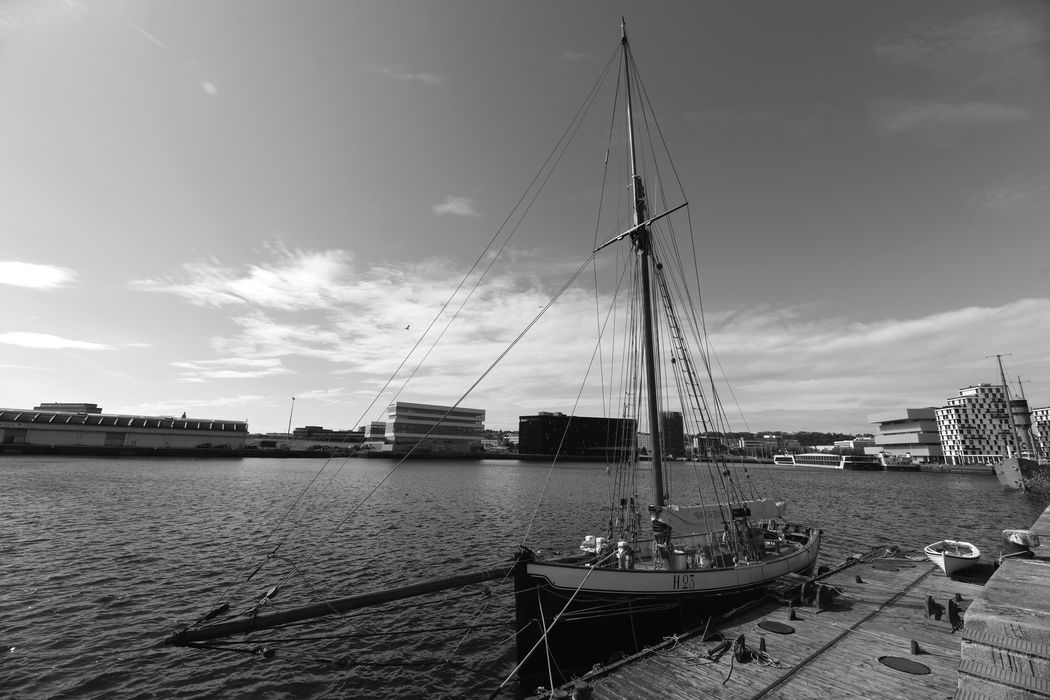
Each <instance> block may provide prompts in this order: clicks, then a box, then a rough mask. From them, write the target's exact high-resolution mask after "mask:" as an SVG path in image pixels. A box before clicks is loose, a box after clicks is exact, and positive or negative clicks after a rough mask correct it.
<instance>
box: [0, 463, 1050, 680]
mask: <svg viewBox="0 0 1050 700" xmlns="http://www.w3.org/2000/svg"><path fill="white" fill-rule="evenodd" d="M322 466H325V469H324V471H320V472H319V470H320V469H321V467H322ZM393 466H394V463H393V462H391V461H386V460H382V459H351V460H339V461H335V462H332V463H326V462H324V460H321V459H316V460H315V459H243V460H188V459H187V460H177V459H168V460H146V459H131V458H129V459H102V458H83V459H81V458H76V457H19V456H5V457H3V458H0V479H2V483H3V485H4V488H3V489H2V492H0V524H2V526H3V527H2V537H0V571H2V572H3V574H2V584H3V585H2V586H0V620H2V621H3V625H2V638H0V643H2V647H0V652H2V656H0V689H2V692H3V694H4V695H5V696H8V697H18V698H95V697H97V698H102V697H105V698H171V697H184V698H192V697H260V698H262V697H266V698H271V697H326V698H327V697H354V698H373V697H374V698H408V697H421V698H422V697H426V698H460V697H489V696H490V695H492V694H493V693H494V692H495V691H496V689H497V688H498V687H499V686H500V684H501V683H502V682H503V681H504V680H505V678H506V677H507V675H508V674H509V673H510V672H511V671H512V669H513V668H514V664H515V657H514V651H513V649H514V623H513V605H512V601H511V599H510V596H509V593H510V588H511V586H509V585H500V584H493V585H488V586H485V587H480V586H475V587H471V588H470V589H467V590H464V591H447V592H444V593H440V594H436V595H435V596H430V597H429V598H428V599H426V600H420V601H406V602H403V603H400V604H396V603H395V604H389V605H387V606H384V607H383V608H381V609H373V610H364V611H361V612H358V613H354V614H347V615H342V616H339V617H337V618H335V619H333V620H327V621H324V622H321V623H317V624H311V625H308V626H304V627H301V628H296V629H294V630H287V629H285V630H277V631H269V632H267V633H263V634H260V639H261V641H260V642H258V643H256V642H247V643H243V644H241V645H240V646H239V647H237V648H236V649H235V650H230V649H225V648H223V649H187V648H173V647H170V646H165V645H163V644H162V643H161V642H163V640H164V639H165V637H166V636H167V635H169V634H170V633H171V632H172V631H174V630H176V629H177V628H179V627H181V626H184V625H185V624H188V623H190V622H192V621H194V620H196V619H198V618H199V617H201V616H202V615H203V614H205V613H206V612H208V610H209V609H210V608H211V607H213V606H214V605H215V604H216V603H217V602H218V601H220V600H222V599H224V595H225V594H226V593H227V592H228V591H229V586H230V584H232V583H234V582H235V581H238V580H243V579H244V578H245V576H244V572H245V571H250V570H251V569H252V567H253V566H254V565H255V563H257V561H258V560H257V559H254V560H253V559H252V558H251V555H253V554H259V553H260V552H267V553H270V554H271V555H272V558H278V557H280V558H284V559H287V560H288V561H292V560H296V561H298V560H299V558H301V557H302V556H304V555H310V556H311V559H312V563H311V564H310V565H309V566H304V567H303V568H302V569H301V570H298V571H297V572H296V574H295V575H294V576H293V577H292V578H291V579H290V582H289V584H288V585H287V587H288V588H293V584H294V588H296V589H298V590H305V591H307V592H308V594H309V596H310V599H311V600H321V599H325V598H328V599H331V598H335V597H341V596H347V595H353V594H357V593H366V592H369V591H374V590H382V589H385V588H391V587H394V586H401V585H408V584H414V583H419V582H421V581H425V580H428V579H433V578H439V577H442V576H447V575H451V574H456V573H464V572H467V571H473V570H477V569H483V568H490V567H495V566H499V565H501V564H504V563H507V562H508V560H509V558H510V557H511V555H512V554H513V552H514V548H515V547H516V545H517V544H519V543H520V542H522V538H523V537H524V536H525V533H528V536H527V543H528V544H529V545H530V546H531V547H533V548H541V549H545V548H546V546H548V543H549V546H550V547H551V548H553V549H554V550H557V551H564V552H569V551H572V550H574V549H575V548H576V546H577V545H578V544H579V543H580V542H581V541H582V540H583V538H584V537H585V536H587V535H601V534H603V529H604V526H603V523H604V522H605V521H606V519H607V517H608V516H607V513H606V511H605V510H604V509H605V506H606V504H607V501H608V497H609V493H610V485H609V481H610V476H609V475H607V474H606V470H605V468H604V466H603V465H599V464H564V465H558V466H557V468H556V469H554V470H551V469H550V468H549V466H550V465H548V464H543V463H537V462H518V461H515V460H481V461H471V462H454V461H414V462H408V463H405V464H403V465H401V466H400V467H398V468H397V469H396V470H395V471H393V472H391V469H392V468H393ZM733 468H734V469H737V470H740V471H741V472H742V471H743V468H742V467H733ZM318 474H320V476H318ZM738 476H744V475H743V474H742V473H741V474H738ZM746 476H747V478H746V480H745V483H747V484H749V485H753V487H754V489H755V491H756V492H757V493H758V494H759V495H770V496H773V495H775V496H777V497H779V498H785V499H787V500H788V502H789V509H788V517H789V519H790V520H792V521H793V522H798V523H803V524H812V525H814V526H817V527H820V528H821V529H822V530H823V531H824V544H823V548H822V554H821V563H824V564H828V565H834V564H837V563H839V562H841V561H842V560H843V559H844V558H845V557H847V556H849V555H851V554H854V553H863V552H867V551H869V550H870V549H871V548H874V547H894V546H895V547H900V548H902V549H904V550H907V551H909V552H912V553H914V554H915V555H919V554H920V553H921V549H922V547H923V546H924V545H926V544H928V543H930V542H934V541H937V540H940V539H944V538H951V539H961V540H967V541H970V542H973V543H974V544H976V545H977V546H978V547H980V549H981V551H982V554H983V560H984V561H992V560H994V558H995V557H996V555H997V554H998V553H999V550H1000V548H1001V532H1002V530H1004V529H1013V528H1025V527H1027V526H1029V525H1030V524H1031V523H1033V522H1034V521H1035V520H1036V519H1037V517H1038V516H1039V514H1040V513H1041V512H1042V510H1043V509H1044V507H1045V506H1046V503H1045V502H1044V500H1040V499H1037V498H1035V497H1032V496H1030V495H1026V494H1022V493H1018V492H1015V491H1008V490H1004V489H1002V488H1001V487H1000V486H999V485H998V483H997V481H996V479H995V477H994V476H991V475H977V474H954V473H925V472H855V471H838V470H826V469H808V468H798V467H786V466H772V465H750V466H749V467H747V475H746ZM672 477H673V481H674V483H675V484H676V485H682V486H683V488H684V485H685V484H687V483H689V482H690V481H691V480H693V479H694V478H696V475H695V474H694V471H693V468H692V466H691V465H687V464H684V463H683V464H676V465H674V468H673V474H672ZM309 484H313V485H314V488H317V489H320V488H321V487H322V486H323V490H319V492H318V493H319V495H317V496H313V495H311V496H310V497H309V498H303V499H297V497H298V496H299V495H300V493H302V491H303V489H304V488H305V487H306V486H307V485H309ZM373 492H374V493H373ZM311 493H313V492H312V491H311ZM370 493H373V495H371V496H370V497H369V498H368V499H367V501H365V503H364V505H359V504H361V503H362V501H363V500H364V499H365V497H366V496H367V495H368V494H370ZM541 494H543V498H542V500H541V499H540V496H541ZM537 503H538V505H537ZM307 506H309V507H308V508H307ZM278 523H281V524H282V527H284V528H286V529H290V527H291V525H293V524H294V525H297V526H301V527H298V528H297V529H296V530H295V533H294V534H292V535H290V536H289V538H288V539H287V540H283V539H278V538H275V537H274V536H273V534H272V533H273V531H274V527H275V526H276V525H277V524H278ZM278 541H286V544H284V545H282V547H281V548H277V549H275V544H274V543H275V542H278ZM276 583H278V581H273V580H267V579H262V578H259V579H253V580H251V581H250V582H249V584H248V585H247V586H246V593H247V594H248V596H249V597H252V596H254V599H258V598H260V597H262V595H263V594H264V593H265V592H266V591H267V589H269V588H270V587H271V586H273V585H274V584H276ZM485 592H487V593H488V595H483V593H485ZM281 596H282V594H280V593H279V594H277V595H275V596H273V599H274V602H273V605H274V606H275V607H274V609H275V610H277V609H280V607H279V606H280V605H281V604H282V603H284V602H285V601H283V600H282V597H281ZM304 636H308V637H311V641H309V642H303V641H302V639H301V638H302V637H304ZM264 649H265V650H266V653H263V650H264ZM515 690H516V689H515V688H514V687H513V685H512V684H511V685H508V686H507V690H506V691H504V695H505V696H506V697H513V693H514V691H515ZM526 690H530V689H526Z"/></svg>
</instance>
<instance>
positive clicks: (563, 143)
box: [391, 61, 611, 400]
mask: <svg viewBox="0 0 1050 700" xmlns="http://www.w3.org/2000/svg"><path fill="white" fill-rule="evenodd" d="M610 63H611V61H610ZM608 65H609V64H606V71H605V72H604V73H603V75H602V76H601V78H600V79H599V81H598V82H597V83H596V84H595V85H594V87H592V89H591V93H590V94H589V95H588V98H589V100H587V101H585V102H584V104H583V105H581V107H580V110H579V111H577V113H576V116H575V117H574V119H573V122H572V123H571V124H570V126H569V128H568V129H567V130H566V132H565V133H564V134H563V135H562V138H561V139H560V140H559V142H558V144H557V146H556V147H555V149H554V150H553V151H552V152H551V154H550V155H549V156H548V157H547V160H546V161H545V162H544V166H543V169H541V170H540V172H539V173H537V174H536V177H534V178H533V180H532V182H531V183H529V187H528V189H526V191H525V193H524V194H523V195H522V197H521V198H520V199H519V200H518V202H517V203H516V204H515V205H514V207H513V208H512V209H511V213H510V214H509V215H508V217H507V219H506V220H505V221H504V223H503V225H501V226H500V231H502V230H503V228H504V227H506V225H507V223H508V222H509V221H510V220H511V219H512V218H514V217H515V216H517V223H515V224H514V226H513V227H512V228H511V230H510V232H509V233H508V235H507V236H506V238H505V239H504V240H503V243H502V245H500V247H499V249H498V250H497V251H496V253H495V254H494V255H493V256H491V257H490V258H489V262H488V265H486V266H485V269H484V270H483V271H482V273H481V275H480V276H479V277H478V279H477V280H476V281H475V283H474V286H473V287H472V288H471V290H470V292H469V293H468V294H467V295H466V297H465V298H464V299H463V301H462V302H461V303H460V305H459V307H458V308H457V309H456V312H455V313H454V314H453V315H452V317H451V318H450V319H449V321H448V323H447V324H446V325H445V328H444V329H443V330H442V331H441V333H440V334H439V335H438V337H437V338H436V339H435V340H434V342H433V343H432V344H431V345H430V348H429V349H428V350H427V352H426V353H425V354H424V355H423V357H422V358H421V359H420V361H419V362H418V363H417V364H416V366H415V368H414V369H413V370H412V372H411V373H410V374H409V375H408V377H406V378H405V381H404V383H402V385H401V388H400V389H398V391H397V392H396V393H395V394H394V396H393V398H392V399H391V400H395V399H396V398H397V397H398V396H400V395H401V392H402V391H404V390H405V388H406V387H407V386H408V383H409V382H410V381H411V380H412V379H413V378H414V377H415V375H416V373H417V372H418V371H419V370H420V368H421V367H422V366H423V363H424V362H426V360H427V358H428V357H430V353H432V352H433V351H434V349H435V348H436V347H437V345H438V343H439V342H440V340H441V338H443V337H444V335H445V333H446V332H448V330H449V328H451V327H452V324H453V323H454V322H455V320H456V319H457V318H458V317H459V314H460V312H461V311H462V310H463V308H464V307H465V306H466V305H467V302H468V301H470V299H471V298H472V297H473V296H474V293H475V292H476V291H477V290H478V288H479V287H480V286H481V283H482V281H484V279H485V278H486V277H487V276H488V273H489V272H490V271H491V270H492V267H493V266H494V265H495V264H496V261H497V260H498V259H499V257H500V255H502V254H503V251H504V250H506V248H507V246H508V245H510V241H511V239H512V238H513V237H514V235H515V234H516V233H517V232H518V229H519V228H520V227H521V225H522V223H524V221H525V217H526V216H528V213H529V212H530V211H531V210H532V206H533V205H534V204H535V203H536V200H537V199H538V198H539V196H540V194H542V193H543V190H544V188H545V187H546V186H547V184H548V183H549V182H550V178H551V177H552V176H553V174H554V171H555V169H556V168H557V166H558V164H559V163H561V160H562V158H564V157H565V153H566V152H567V151H568V147H569V144H570V143H571V142H572V140H573V138H574V137H575V136H576V133H577V132H578V131H579V129H580V127H581V126H582V124H583V117H584V116H586V114H587V113H588V112H589V111H590V107H591V106H593V104H594V98H595V97H596V96H597V92H598V88H599V87H600V86H601V84H602V83H603V82H604V78H605V77H606V76H607V74H608ZM559 149H560V152H559ZM555 154H557V157H556V158H554V161H553V163H552V162H551V158H552V157H553V156H554V155H555ZM548 165H550V167H549V168H547V166H548ZM544 169H545V170H546V171H547V172H546V175H545V176H544V177H543V180H542V181H541V182H540V185H539V187H535V188H534V186H535V185H536V182H537V180H538V179H539V176H540V175H541V174H542V173H543V170H544ZM533 189H534V191H533V195H532V198H531V199H529V201H528V205H527V206H526V207H525V208H524V209H523V210H521V211H520V213H518V214H515V212H517V211H518V210H519V209H520V207H521V206H522V202H523V201H524V200H525V198H526V197H527V195H528V193H529V191H532V190H533ZM497 235H498V232H497ZM494 240H495V237H494V238H493V241H494ZM491 245H492V241H490V242H489V245H488V246H487V247H486V250H488V248H489V247H491ZM476 265H477V263H475V266H476ZM473 269H474V268H473V267H472V268H471V271H473ZM468 274H469V273H468ZM465 281H466V280H464V282H465ZM461 288H462V285H461V286H460V287H458V288H457V290H456V291H457V292H458V291H459V289H461ZM453 296H454V295H453ZM449 301H450V302H451V298H450V299H449ZM446 306H447V304H446ZM444 308H445V307H442V310H444ZM435 322H436V319H435ZM428 331H429V327H428ZM406 359H407V358H406Z"/></svg>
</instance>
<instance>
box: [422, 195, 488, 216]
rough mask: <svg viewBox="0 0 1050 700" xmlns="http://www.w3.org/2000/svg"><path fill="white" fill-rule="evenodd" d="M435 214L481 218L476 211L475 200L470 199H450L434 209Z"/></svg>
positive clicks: (436, 205)
mask: <svg viewBox="0 0 1050 700" xmlns="http://www.w3.org/2000/svg"><path fill="white" fill-rule="evenodd" d="M432 209H433V211H434V213H435V214H442V215H443V214H453V215H455V216H466V217H476V216H480V215H479V214H478V212H477V210H475V209H474V200H473V199H471V198H470V197H452V196H450V197H448V198H446V199H445V201H444V202H442V203H441V204H435V205H434V206H433V207H432Z"/></svg>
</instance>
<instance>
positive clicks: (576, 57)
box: [561, 51, 590, 61]
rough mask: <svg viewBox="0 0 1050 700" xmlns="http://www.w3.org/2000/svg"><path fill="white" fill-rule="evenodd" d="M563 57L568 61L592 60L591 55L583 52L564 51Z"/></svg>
mask: <svg viewBox="0 0 1050 700" xmlns="http://www.w3.org/2000/svg"><path fill="white" fill-rule="evenodd" d="M561 57H562V58H564V59H565V60H566V61H585V60H587V59H588V58H590V55H589V54H586V53H584V52H583V51H563V52H562V54H561Z"/></svg>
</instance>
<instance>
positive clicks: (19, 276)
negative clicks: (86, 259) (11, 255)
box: [0, 261, 76, 289]
mask: <svg viewBox="0 0 1050 700" xmlns="http://www.w3.org/2000/svg"><path fill="white" fill-rule="evenodd" d="M75 277H76V273H75V272H73V271H72V270H70V269H68V268H65V267H58V266H57V265H36V264H34V263H26V262H16V261H0V284H9V285H12V286H15V287H29V288H32V289H52V288H55V287H62V286H64V285H66V284H67V283H69V282H72V281H73V279H74V278H75Z"/></svg>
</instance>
